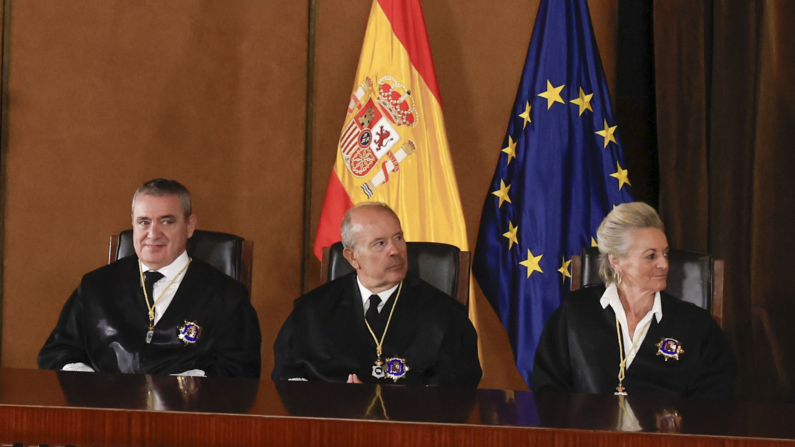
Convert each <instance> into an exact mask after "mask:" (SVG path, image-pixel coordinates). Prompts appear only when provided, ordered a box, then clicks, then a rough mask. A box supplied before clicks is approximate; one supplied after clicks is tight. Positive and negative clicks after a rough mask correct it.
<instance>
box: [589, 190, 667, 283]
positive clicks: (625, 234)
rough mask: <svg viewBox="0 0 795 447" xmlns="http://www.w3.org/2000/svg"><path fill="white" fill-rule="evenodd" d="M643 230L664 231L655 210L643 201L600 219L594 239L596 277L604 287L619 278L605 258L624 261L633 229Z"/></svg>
mask: <svg viewBox="0 0 795 447" xmlns="http://www.w3.org/2000/svg"><path fill="white" fill-rule="evenodd" d="M644 228H656V229H658V230H660V231H665V227H664V226H663V223H662V220H660V216H659V215H658V214H657V211H655V210H654V208H652V207H650V206H649V205H646V204H645V203H643V202H631V203H624V204H622V205H618V206H617V207H615V209H613V211H611V212H610V214H608V215H607V216H605V218H604V220H602V223H601V224H600V225H599V228H598V229H597V230H596V238H597V242H598V244H599V276H601V277H602V279H603V280H604V281H605V284H606V285H610V284H612V283H614V282H618V275H617V274H616V272H615V270H613V266H611V265H610V259H609V257H608V256H609V255H613V257H614V258H618V259H622V258H625V257H626V256H627V254H628V253H629V248H630V246H631V245H632V235H631V232H632V230H642V229H644Z"/></svg>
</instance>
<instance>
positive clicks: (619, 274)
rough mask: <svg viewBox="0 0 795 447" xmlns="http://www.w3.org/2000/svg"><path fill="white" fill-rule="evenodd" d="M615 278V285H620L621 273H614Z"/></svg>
mask: <svg viewBox="0 0 795 447" xmlns="http://www.w3.org/2000/svg"><path fill="white" fill-rule="evenodd" d="M616 277H617V278H618V280H617V281H616V282H617V284H621V273H618V272H616Z"/></svg>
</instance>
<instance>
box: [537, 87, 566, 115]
mask: <svg viewBox="0 0 795 447" xmlns="http://www.w3.org/2000/svg"><path fill="white" fill-rule="evenodd" d="M563 87H565V85H561V86H560V87H553V86H552V83H551V82H549V79H547V91H545V92H544V93H539V94H538V96H540V97H542V98H547V110H549V109H551V108H552V103H555V102H559V103H561V104H566V103H565V102H564V101H563V98H561V97H560V91H561V90H563Z"/></svg>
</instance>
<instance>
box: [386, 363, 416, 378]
mask: <svg viewBox="0 0 795 447" xmlns="http://www.w3.org/2000/svg"><path fill="white" fill-rule="evenodd" d="M409 369H410V368H409V366H408V365H406V359H399V358H397V357H392V358H390V359H386V376H387V378H390V379H392V380H394V381H395V383H397V381H398V379H402V378H404V377H406V373H407V372H409Z"/></svg>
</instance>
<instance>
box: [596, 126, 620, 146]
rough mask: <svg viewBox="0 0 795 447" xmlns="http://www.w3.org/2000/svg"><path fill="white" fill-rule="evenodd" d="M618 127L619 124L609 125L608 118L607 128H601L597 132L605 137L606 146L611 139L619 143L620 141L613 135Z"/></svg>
mask: <svg viewBox="0 0 795 447" xmlns="http://www.w3.org/2000/svg"><path fill="white" fill-rule="evenodd" d="M616 128H618V126H613V127H610V126H608V125H607V120H605V130H600V131H599V132H596V134H597V135H601V136H602V138H604V139H605V147H607V145H608V144H609V143H610V142H611V141H612V142H613V143H616V144H618V142H617V141H616V137H614V136H613V132H615V131H616Z"/></svg>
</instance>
